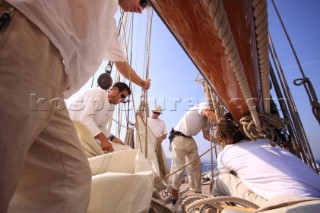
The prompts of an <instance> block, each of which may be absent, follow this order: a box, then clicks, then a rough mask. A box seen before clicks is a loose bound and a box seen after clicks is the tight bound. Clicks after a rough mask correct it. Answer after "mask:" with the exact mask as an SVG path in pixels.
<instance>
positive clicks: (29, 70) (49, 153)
mask: <svg viewBox="0 0 320 213" xmlns="http://www.w3.org/2000/svg"><path fill="white" fill-rule="evenodd" d="M146 3H147V0H107V1H97V0H90V1H88V0H64V1H42V0H27V1H26V0H5V1H4V0H0V17H1V21H0V40H1V42H0V99H1V102H2V104H1V105H0V117H1V119H0V131H1V132H0V141H1V143H0V156H1V158H0V173H1V176H0V189H1V190H0V203H1V205H0V212H7V211H8V206H9V203H10V200H11V204H10V210H9V211H11V212H25V213H26V212H79V213H80V212H81V213H82V212H86V209H87V206H88V203H89V197H90V186H91V171H90V168H89V163H88V159H87V158H86V156H85V153H84V152H83V149H82V147H81V145H80V142H79V139H78V137H77V134H76V131H75V129H74V126H73V123H72V122H71V120H70V117H69V114H68V111H67V109H66V107H65V104H64V99H65V98H67V97H69V96H71V95H72V94H73V93H75V92H76V91H78V90H79V89H80V88H81V87H82V86H83V84H84V83H85V82H87V81H88V80H89V78H90V77H91V76H92V75H93V74H94V73H95V72H96V71H97V70H98V67H99V66H100V64H101V63H102V61H103V60H104V59H105V60H111V61H114V62H115V65H116V66H117V69H118V70H119V71H120V72H121V73H122V75H124V76H125V77H126V78H128V79H130V80H131V81H132V82H134V83H135V84H137V85H139V86H141V87H142V88H143V89H148V88H149V86H150V80H142V79H141V78H140V77H139V76H138V75H137V74H136V73H135V71H134V70H133V69H132V68H131V67H130V66H129V65H128V63H127V62H126V58H125V55H124V54H123V50H122V49H121V45H120V42H119V40H118V36H117V35H118V33H117V26H116V20H115V18H114V15H115V13H116V11H117V9H118V6H119V5H120V7H121V8H122V9H123V10H124V11H129V12H138V13H141V11H142V10H143V8H144V7H145V6H146Z"/></svg>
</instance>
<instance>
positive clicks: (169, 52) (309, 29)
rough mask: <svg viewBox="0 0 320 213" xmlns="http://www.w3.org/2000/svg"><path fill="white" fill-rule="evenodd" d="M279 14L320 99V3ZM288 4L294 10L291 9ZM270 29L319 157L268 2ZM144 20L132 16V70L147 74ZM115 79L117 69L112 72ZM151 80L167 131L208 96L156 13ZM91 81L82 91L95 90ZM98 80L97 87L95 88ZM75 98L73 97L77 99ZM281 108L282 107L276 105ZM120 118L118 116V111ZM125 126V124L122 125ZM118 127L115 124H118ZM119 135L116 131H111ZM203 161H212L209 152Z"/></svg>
mask: <svg viewBox="0 0 320 213" xmlns="http://www.w3.org/2000/svg"><path fill="white" fill-rule="evenodd" d="M275 3H276V5H277V6H278V10H279V12H280V14H281V16H282V18H283V21H284V23H285V25H286V27H287V30H288V33H289V35H290V36H291V39H292V42H293V44H294V47H295V49H296V52H297V55H298V57H299V59H300V62H301V64H302V67H303V69H304V71H305V74H306V76H307V77H309V78H310V79H311V82H312V83H313V86H314V89H315V91H316V93H317V95H318V96H319V95H320V84H319V83H318V82H319V79H320V70H319V67H320V42H319V40H320V28H319V23H320V14H319V11H320V1H318V0H275ZM289 5H290V6H289ZM268 7H269V8H268V14H269V31H270V34H271V36H272V39H273V42H274V43H275V46H276V50H277V53H278V55H279V58H280V60H281V63H282V67H283V69H284V72H285V75H286V77H287V80H288V82H289V87H290V89H291V92H292V94H293V97H294V99H295V103H296V105H297V109H298V113H299V114H300V117H301V120H302V123H303V125H304V128H305V130H306V132H307V137H308V139H309V142H310V145H311V148H312V150H313V154H314V156H315V158H316V159H318V160H319V159H320V144H319V138H320V127H319V124H318V123H317V121H316V120H315V118H314V117H313V114H312V112H311V107H310V104H309V101H308V97H307V94H306V92H305V90H304V87H296V86H294V85H293V83H292V82H293V80H294V79H296V78H301V74H300V72H299V70H298V66H297V64H296V62H295V60H294V58H293V54H292V52H291V49H290V47H289V45H288V43H287V41H286V40H285V39H286V38H285V35H284V33H283V32H282V30H281V26H280V25H279V20H278V19H277V18H276V15H275V12H274V9H273V6H272V4H271V1H268ZM146 16H147V12H146V11H144V12H143V14H141V15H135V16H134V37H133V44H132V45H133V49H132V67H133V68H134V69H135V70H136V71H137V73H138V74H139V75H143V74H144V73H145V68H144V66H143V64H144V61H145V59H144V51H145V48H144V46H145V38H144V36H145V34H146V26H145V25H146ZM130 53H131V52H130ZM105 65H106V62H104V63H102V65H101V67H100V69H99V70H98V71H97V74H96V75H95V79H97V77H98V75H99V74H100V73H102V72H103V70H104V67H105ZM112 72H113V73H112V74H113V76H114V75H115V71H112ZM149 72H150V78H151V88H150V90H149V91H148V98H149V104H150V107H152V106H154V105H155V100H156V101H157V102H156V103H157V104H158V105H161V106H162V107H163V108H164V109H165V110H164V113H163V114H162V115H161V116H160V118H161V119H163V120H164V121H165V122H166V125H167V131H168V132H169V131H170V129H171V127H174V126H175V125H176V124H177V123H178V121H179V120H180V118H181V117H182V116H183V114H184V113H185V111H186V110H187V109H188V108H189V107H191V106H192V105H193V104H195V103H197V102H199V101H202V100H203V98H204V95H203V90H202V85H201V84H199V83H197V82H195V79H196V77H197V75H198V70H197V68H196V67H195V66H194V65H193V63H192V62H191V61H190V59H189V58H188V57H187V55H186V54H185V53H184V51H183V50H182V48H181V47H180V46H179V44H178V43H177V41H176V40H175V39H174V37H173V36H172V35H171V33H170V32H169V30H167V28H166V26H165V25H164V24H163V23H162V21H161V20H160V19H159V17H158V16H157V14H156V13H153V21H152V35H151V46H150V67H149ZM91 82H92V81H91V80H90V81H89V82H88V84H86V85H85V86H84V87H83V88H82V90H81V91H80V92H79V93H82V92H83V91H85V90H86V89H88V88H89V87H90V86H91ZM95 82H96V80H94V87H95V86H96V83H95ZM133 89H134V99H135V103H136V106H137V105H138V104H139V99H140V95H141V89H140V88H139V87H136V86H134V87H133ZM79 93H78V94H76V95H75V96H73V97H72V98H71V100H72V99H74V97H76V96H77V95H79ZM278 109H280V107H278ZM115 114H116V113H115ZM129 120H130V121H131V122H134V112H133V110H132V111H130V112H129ZM123 124H124V125H125V122H124V123H123ZM114 126H115V125H114ZM113 131H114V133H116V130H115V128H113ZM121 132H122V133H121V134H120V137H121V138H122V140H124V132H125V130H121ZM195 139H196V141H197V144H198V147H199V154H202V153H203V152H205V151H206V150H207V149H209V148H210V143H209V142H207V141H205V140H204V139H202V134H201V133H200V134H199V135H198V136H197V137H196V138H195ZM168 147H169V141H168V139H167V140H165V141H164V142H163V148H164V150H165V153H166V155H167V157H170V156H171V153H170V152H169V148H168ZM202 159H203V160H208V159H210V155H209V154H206V155H205V156H204V157H203V158H202Z"/></svg>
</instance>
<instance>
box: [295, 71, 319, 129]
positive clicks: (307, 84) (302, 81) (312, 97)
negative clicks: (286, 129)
mask: <svg viewBox="0 0 320 213" xmlns="http://www.w3.org/2000/svg"><path fill="white" fill-rule="evenodd" d="M293 83H294V85H296V86H301V85H303V86H304V88H305V89H306V90H307V94H308V97H309V101H310V105H311V107H312V113H313V115H314V117H315V118H316V119H317V121H318V123H319V124H320V103H319V102H318V98H317V94H316V92H315V90H314V88H313V85H312V83H311V81H310V79H309V78H307V77H305V78H298V79H295V80H294V81H293Z"/></svg>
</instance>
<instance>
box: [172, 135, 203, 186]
mask: <svg viewBox="0 0 320 213" xmlns="http://www.w3.org/2000/svg"><path fill="white" fill-rule="evenodd" d="M195 159H197V160H195ZM193 160H195V161H194V162H193V163H191V164H190V165H189V166H188V167H187V173H188V176H189V178H190V190H191V191H194V192H201V161H200V159H199V154H198V147H197V144H196V142H195V140H194V139H193V138H186V137H183V136H175V138H174V139H173V141H172V159H171V171H170V173H173V172H175V171H177V170H178V169H180V168H182V167H183V166H185V165H186V164H187V163H189V162H191V161H193ZM183 173H184V169H182V170H180V171H178V172H177V173H175V174H173V175H171V176H170V178H169V187H172V188H173V189H175V190H178V191H179V188H180V186H181V182H182V178H183Z"/></svg>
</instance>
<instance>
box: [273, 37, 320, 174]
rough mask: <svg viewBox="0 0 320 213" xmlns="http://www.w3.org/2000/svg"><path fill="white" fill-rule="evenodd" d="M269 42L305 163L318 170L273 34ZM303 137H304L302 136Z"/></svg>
mask: <svg viewBox="0 0 320 213" xmlns="http://www.w3.org/2000/svg"><path fill="white" fill-rule="evenodd" d="M269 43H270V47H271V50H272V51H270V53H271V55H272V57H274V56H273V53H274V55H275V58H276V59H277V60H276V62H277V66H276V68H277V72H278V76H279V79H280V82H281V83H282V87H283V90H284V93H285V96H286V98H287V102H288V103H289V104H288V106H290V107H291V110H292V112H291V113H292V116H293V118H294V119H293V121H294V123H295V125H294V127H299V128H294V129H296V130H297V131H298V132H299V134H297V136H298V137H299V138H300V144H302V146H301V147H302V148H303V149H304V150H300V151H304V152H301V155H302V156H305V159H304V161H305V163H307V164H308V165H310V166H311V167H312V168H313V169H314V170H315V171H316V172H317V171H318V168H317V166H316V163H315V160H314V157H313V154H312V150H311V147H310V144H309V141H308V138H307V136H306V132H305V130H304V128H303V125H302V122H301V119H300V115H299V113H298V111H297V107H296V105H295V103H294V101H293V97H292V94H291V91H290V88H289V85H288V83H287V80H286V78H285V75H284V73H283V70H282V67H281V64H280V61H279V58H278V56H277V53H276V50H275V48H274V45H273V42H272V39H271V36H270V35H269ZM278 67H279V69H278ZM301 137H302V138H301Z"/></svg>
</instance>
